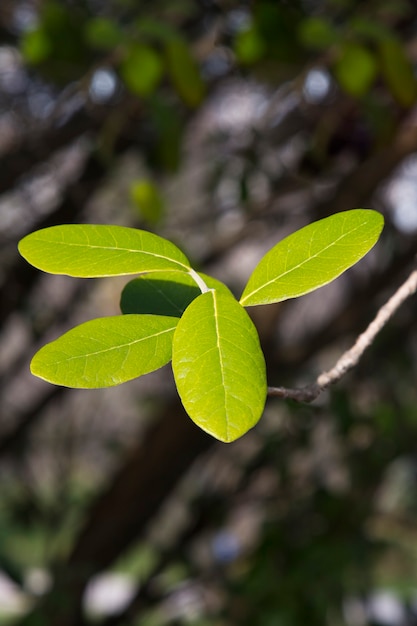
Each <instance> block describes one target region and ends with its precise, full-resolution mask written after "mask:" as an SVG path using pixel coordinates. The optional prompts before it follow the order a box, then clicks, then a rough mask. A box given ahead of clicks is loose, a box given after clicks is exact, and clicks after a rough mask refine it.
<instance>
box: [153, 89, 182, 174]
mask: <svg viewBox="0 0 417 626" xmlns="http://www.w3.org/2000/svg"><path fill="white" fill-rule="evenodd" d="M149 116H150V120H151V124H152V133H153V136H154V137H155V141H154V143H153V150H152V152H150V154H149V160H150V163H151V165H152V166H153V167H157V168H162V169H164V170H166V171H168V172H176V171H177V170H178V167H179V165H180V163H181V148H182V138H183V127H184V125H183V119H182V117H181V116H180V113H179V111H178V109H177V108H176V107H175V106H173V105H171V104H169V103H168V102H166V101H165V100H164V99H162V98H161V97H159V95H158V94H154V95H153V96H152V98H151V99H150V102H149Z"/></svg>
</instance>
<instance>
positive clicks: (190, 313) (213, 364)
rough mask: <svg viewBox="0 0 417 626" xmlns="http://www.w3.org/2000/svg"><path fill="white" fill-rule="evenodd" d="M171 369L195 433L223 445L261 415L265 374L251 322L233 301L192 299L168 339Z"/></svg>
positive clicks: (209, 296)
mask: <svg viewBox="0 0 417 626" xmlns="http://www.w3.org/2000/svg"><path fill="white" fill-rule="evenodd" d="M172 367H173V370H174V376H175V381H176V384H177V388H178V392H179V394H180V397H181V400H182V403H183V405H184V407H185V409H186V411H187V413H188V414H189V416H190V417H191V419H192V420H193V421H194V422H195V423H196V424H197V425H198V426H200V428H202V429H203V430H205V431H206V432H207V433H209V434H211V435H213V436H214V437H216V438H217V439H220V441H224V442H226V443H228V442H231V441H234V440H235V439H237V438H238V437H241V436H242V435H244V434H245V433H246V432H247V431H248V430H249V429H250V428H252V427H253V426H254V425H255V424H256V422H257V421H258V420H259V418H260V417H261V415H262V412H263V409H264V405H265V399H266V391H267V388H266V373H265V361H264V356H263V353H262V350H261V347H260V345H259V337H258V333H257V331H256V328H255V326H254V325H253V323H252V320H251V319H250V317H249V316H248V314H247V313H246V311H245V310H244V309H243V308H242V307H241V306H240V304H239V303H238V302H237V301H236V300H235V299H234V297H233V296H231V295H229V294H226V293H220V292H218V291H209V292H207V293H204V294H201V295H200V296H198V298H196V299H195V300H194V301H193V302H192V303H191V304H190V306H189V307H188V308H187V310H186V311H185V313H184V315H183V316H182V318H181V319H180V321H179V323H178V326H177V329H176V332H175V334H174V342H173V352H172Z"/></svg>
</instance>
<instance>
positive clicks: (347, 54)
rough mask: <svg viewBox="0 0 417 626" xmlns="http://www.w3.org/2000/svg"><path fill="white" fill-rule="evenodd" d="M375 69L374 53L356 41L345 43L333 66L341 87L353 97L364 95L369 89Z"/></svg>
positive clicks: (376, 69)
mask: <svg viewBox="0 0 417 626" xmlns="http://www.w3.org/2000/svg"><path fill="white" fill-rule="evenodd" d="M377 71H378V65H377V62H376V59H375V56H374V54H373V53H372V52H370V51H369V50H368V49H367V48H365V46H362V45H359V44H357V43H345V44H344V45H343V46H342V48H341V50H340V58H339V60H338V61H337V63H336V64H335V66H334V73H335V75H336V78H337V80H338V81H339V83H340V85H341V87H342V88H343V89H344V90H345V91H346V92H347V93H349V94H351V95H352V96H355V97H361V96H364V95H365V94H366V93H367V92H368V91H369V89H370V87H371V84H372V83H373V81H374V80H375V78H376V75H377Z"/></svg>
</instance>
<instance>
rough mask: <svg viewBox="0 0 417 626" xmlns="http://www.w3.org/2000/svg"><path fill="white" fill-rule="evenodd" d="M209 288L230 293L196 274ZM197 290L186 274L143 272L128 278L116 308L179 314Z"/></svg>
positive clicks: (222, 285)
mask: <svg viewBox="0 0 417 626" xmlns="http://www.w3.org/2000/svg"><path fill="white" fill-rule="evenodd" d="M200 276H201V278H202V279H203V280H204V282H205V283H206V285H207V286H208V287H209V288H210V289H217V290H218V291H224V292H226V293H229V294H230V291H229V289H228V288H227V287H226V285H224V284H223V283H221V282H220V281H219V280H216V279H215V278H212V277H211V276H207V275H206V274H200ZM200 294H201V291H200V288H199V287H198V286H197V285H196V283H195V281H194V279H193V278H192V277H191V276H190V274H186V273H185V272H161V273H159V272H158V273H157V274H143V275H142V276H140V277H139V278H134V279H133V280H131V281H130V282H129V283H127V285H126V286H125V288H124V289H123V291H122V296H121V299H120V308H121V310H122V312H123V313H137V314H144V313H149V314H153V315H170V316H174V317H181V315H182V314H183V313H184V311H185V309H186V308H187V306H188V305H189V304H190V303H191V302H192V301H193V300H194V299H195V298H197V297H198V296H199V295H200Z"/></svg>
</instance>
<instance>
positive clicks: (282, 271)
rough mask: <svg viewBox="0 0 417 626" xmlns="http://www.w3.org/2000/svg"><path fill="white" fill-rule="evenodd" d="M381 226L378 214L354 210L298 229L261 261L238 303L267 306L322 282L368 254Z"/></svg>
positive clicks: (301, 292) (382, 219) (305, 291)
mask: <svg viewBox="0 0 417 626" xmlns="http://www.w3.org/2000/svg"><path fill="white" fill-rule="evenodd" d="M383 225H384V218H383V217H382V215H381V214H380V213H377V212H376V211H371V210H368V209H354V210H352V211H344V212H342V213H336V215H332V216H330V217H326V218H325V219H323V220H319V221H317V222H313V223H312V224H309V225H308V226H305V227H304V228H301V229H300V230H298V231H296V232H295V233H293V234H292V235H290V236H289V237H286V238H285V239H283V240H282V241H280V243H278V244H277V245H276V246H274V247H273V248H272V250H270V251H269V252H268V253H267V254H266V255H265V256H264V257H263V259H261V261H260V262H259V264H258V266H257V267H256V268H255V270H254V271H253V273H252V275H251V277H250V278H249V281H248V284H247V285H246V287H245V290H244V292H243V294H242V298H241V299H240V303H241V304H242V305H244V306H251V305H255V304H271V303H272V302H280V301H282V300H287V299H288V298H296V297H297V296H302V295H304V294H305V293H308V292H309V291H313V290H314V289H317V288H318V287H322V286H323V285H326V284H327V283H329V282H330V281H332V280H334V279H335V278H337V276H340V274H342V273H343V272H344V271H345V270H347V269H348V268H349V267H351V266H352V265H354V264H355V263H357V262H358V261H359V259H361V258H362V257H363V256H364V255H365V254H366V253H367V252H369V250H370V249H371V248H372V247H373V246H374V245H375V243H376V242H377V241H378V238H379V235H380V233H381V230H382V228H383Z"/></svg>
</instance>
